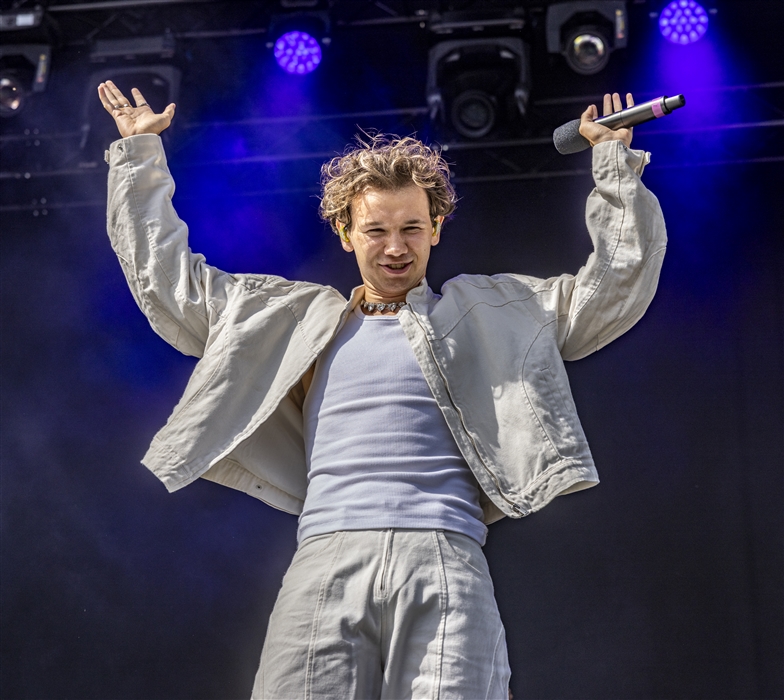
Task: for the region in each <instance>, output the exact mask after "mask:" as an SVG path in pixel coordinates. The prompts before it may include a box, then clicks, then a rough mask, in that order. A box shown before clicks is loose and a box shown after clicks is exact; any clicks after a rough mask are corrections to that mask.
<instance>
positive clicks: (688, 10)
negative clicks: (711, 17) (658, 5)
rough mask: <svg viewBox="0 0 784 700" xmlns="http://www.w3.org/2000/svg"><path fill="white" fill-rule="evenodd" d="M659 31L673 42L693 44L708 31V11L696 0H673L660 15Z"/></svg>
mask: <svg viewBox="0 0 784 700" xmlns="http://www.w3.org/2000/svg"><path fill="white" fill-rule="evenodd" d="M659 31H660V32H661V33H662V36H663V37H664V38H665V39H668V40H669V41H671V42H672V43H673V44H681V45H684V44H692V43H694V42H695V41H699V40H700V39H702V37H703V36H704V35H705V32H707V31H708V13H707V12H705V8H704V7H703V6H702V5H700V4H699V3H698V2H695V1H694V0H673V1H672V2H671V3H670V4H669V5H667V7H665V8H664V9H663V10H662V12H661V14H660V15H659Z"/></svg>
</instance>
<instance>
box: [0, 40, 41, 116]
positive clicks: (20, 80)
mask: <svg viewBox="0 0 784 700" xmlns="http://www.w3.org/2000/svg"><path fill="white" fill-rule="evenodd" d="M51 55H52V49H51V47H50V46H47V45H45V44H8V45H6V46H0V117H14V116H16V115H17V114H19V113H20V112H21V111H22V110H23V109H24V107H25V105H26V104H27V101H28V97H29V95H30V94H31V93H35V92H43V91H44V90H45V89H46V84H47V81H48V80H49V63H50V59H51Z"/></svg>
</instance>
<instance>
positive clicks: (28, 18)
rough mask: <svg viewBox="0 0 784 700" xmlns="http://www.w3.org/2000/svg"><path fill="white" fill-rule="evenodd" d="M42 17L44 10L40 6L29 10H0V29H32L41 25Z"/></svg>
mask: <svg viewBox="0 0 784 700" xmlns="http://www.w3.org/2000/svg"><path fill="white" fill-rule="evenodd" d="M17 4H20V3H17ZM43 17H44V11H43V9H42V8H41V7H34V8H32V9H31V10H5V11H3V12H0V31H13V30H17V29H33V28H34V27H38V26H40V25H41V21H42V20H43Z"/></svg>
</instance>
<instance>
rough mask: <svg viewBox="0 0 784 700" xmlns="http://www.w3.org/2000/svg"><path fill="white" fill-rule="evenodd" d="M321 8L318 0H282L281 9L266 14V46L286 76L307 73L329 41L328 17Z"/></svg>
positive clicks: (318, 60)
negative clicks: (267, 23) (268, 14)
mask: <svg viewBox="0 0 784 700" xmlns="http://www.w3.org/2000/svg"><path fill="white" fill-rule="evenodd" d="M321 5H324V8H322V7H321ZM325 8H326V5H325V4H324V3H321V2H320V1H319V0H315V1H314V0H307V1H302V0H299V1H292V0H289V1H286V0H284V1H283V2H282V3H281V10H282V11H281V12H279V13H277V14H273V15H272V16H271V17H270V22H269V26H268V28H267V35H268V37H269V40H268V41H267V48H268V49H272V53H273V55H274V56H275V62H276V63H277V64H278V65H279V66H280V67H281V68H282V69H283V70H284V71H286V73H288V74H289V75H308V74H309V73H312V72H313V71H314V70H316V68H318V67H319V65H320V64H321V62H322V60H323V58H324V54H323V49H324V47H326V46H329V44H330V42H331V38H330V36H329V34H330V17H329V12H328V11H327V9H325Z"/></svg>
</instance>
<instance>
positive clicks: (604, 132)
mask: <svg viewBox="0 0 784 700" xmlns="http://www.w3.org/2000/svg"><path fill="white" fill-rule="evenodd" d="M602 106H603V108H604V115H603V116H605V117H609V116H610V115H611V114H612V113H613V112H620V111H621V110H622V109H623V106H622V105H621V96H620V95H619V94H618V93H617V92H615V93H613V94H612V95H610V94H609V93H608V94H607V95H605V96H604V104H603V105H602ZM626 106H627V107H634V98H633V97H632V94H631V93H630V92H627V93H626ZM598 118H599V112H598V111H597V109H596V105H591V106H590V107H588V109H586V110H585V111H584V112H583V113H582V115H581V116H580V133H581V134H582V135H583V136H584V137H585V138H586V139H588V141H589V142H590V144H591V146H595V145H596V144H597V143H601V142H602V141H623V142H624V143H625V144H626V145H627V146H631V144H632V130H631V129H616V130H613V129H608V128H607V127H606V126H602V125H601V124H597V123H596V119H598Z"/></svg>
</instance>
